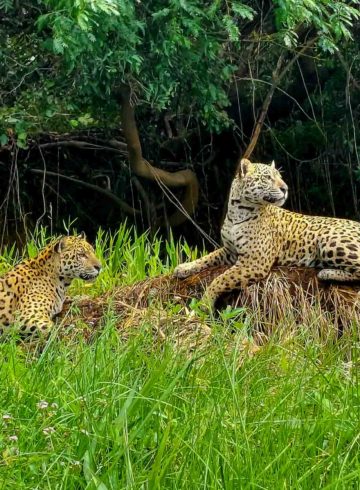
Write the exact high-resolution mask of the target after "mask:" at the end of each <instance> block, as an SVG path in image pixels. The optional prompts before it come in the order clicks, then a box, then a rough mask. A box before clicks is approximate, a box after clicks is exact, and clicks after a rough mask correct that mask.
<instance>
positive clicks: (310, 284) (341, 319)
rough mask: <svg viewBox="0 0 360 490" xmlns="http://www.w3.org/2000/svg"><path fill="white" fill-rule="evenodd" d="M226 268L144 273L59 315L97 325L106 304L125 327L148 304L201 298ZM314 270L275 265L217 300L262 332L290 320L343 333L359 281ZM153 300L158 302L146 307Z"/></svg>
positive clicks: (357, 312) (355, 311)
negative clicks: (177, 274) (321, 277)
mask: <svg viewBox="0 0 360 490" xmlns="http://www.w3.org/2000/svg"><path fill="white" fill-rule="evenodd" d="M224 270H226V267H215V268H211V269H208V270H205V271H203V272H201V273H200V274H196V275H194V276H191V277H189V278H187V279H177V278H174V277H173V276H172V275H165V276H159V277H155V278H152V279H146V280H143V281H140V282H138V283H136V284H133V285H132V286H127V287H123V288H117V289H115V290H113V291H111V292H109V293H106V294H104V295H102V296H99V297H97V298H96V299H89V298H86V299H79V300H74V303H73V305H75V308H74V307H72V308H71V312H70V313H71V314H69V305H67V306H66V307H65V308H64V311H63V312H62V315H61V316H62V317H64V319H63V321H64V323H65V325H66V324H69V323H73V322H74V319H76V318H78V319H82V320H83V321H84V322H86V323H88V324H89V325H91V326H93V327H97V326H98V324H99V322H100V320H101V318H102V317H103V315H104V313H105V312H106V311H108V310H109V305H110V308H111V309H112V311H114V313H115V314H117V315H119V318H121V321H119V328H120V329H121V328H124V326H126V328H128V327H129V326H131V321H133V322H134V323H133V324H134V325H136V324H137V323H138V321H139V318H142V317H143V315H144V314H145V312H146V311H147V310H150V309H151V310H152V311H153V312H154V311H157V312H159V313H160V312H161V310H162V305H163V304H164V303H165V302H169V301H171V302H176V303H179V304H180V305H183V306H184V307H185V305H187V304H188V303H189V300H190V299H191V298H200V297H201V295H202V294H203V292H204V289H205V287H206V285H207V284H209V283H210V282H211V281H212V280H213V279H214V278H215V277H216V276H218V275H219V274H221V273H222V272H223V271H224ZM316 274H317V271H316V270H315V269H309V268H285V267H278V268H274V270H273V271H272V272H271V273H270V274H269V276H268V277H267V279H265V280H264V281H261V282H258V283H255V284H252V285H250V286H249V287H248V288H246V289H245V290H242V291H234V292H232V293H231V294H228V295H226V296H224V297H222V298H221V299H220V300H219V302H218V304H217V306H218V307H219V308H223V307H224V306H226V305H231V306H233V307H243V308H244V314H246V315H247V316H248V317H249V318H251V325H252V327H254V328H255V329H258V330H259V331H262V332H264V333H265V334H266V335H268V334H271V332H272V331H273V330H274V329H277V328H280V327H281V326H285V327H289V325H290V326H291V325H295V326H296V325H305V326H306V325H315V326H316V327H318V328H319V329H320V330H321V329H327V330H328V329H329V328H331V329H334V330H336V331H337V332H340V333H342V332H343V331H344V329H346V328H348V327H349V326H351V325H353V324H357V323H358V322H359V320H360V302H359V298H360V295H359V294H360V293H359V292H360V284H356V285H348V284H334V283H332V284H330V283H325V282H320V281H318V280H317V277H316ZM154 305H156V308H149V306H150V307H151V306H154ZM160 316H161V315H160ZM165 316H166V314H165ZM183 318H184V317H182V321H184V320H183ZM129 322H130V323H129ZM160 323H161V322H160Z"/></svg>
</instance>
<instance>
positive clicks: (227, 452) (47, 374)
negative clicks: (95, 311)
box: [0, 227, 360, 490]
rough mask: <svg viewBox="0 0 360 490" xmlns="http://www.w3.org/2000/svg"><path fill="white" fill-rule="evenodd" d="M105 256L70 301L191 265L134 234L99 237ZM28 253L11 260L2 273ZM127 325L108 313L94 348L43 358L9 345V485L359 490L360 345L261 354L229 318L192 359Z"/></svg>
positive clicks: (295, 341)
mask: <svg viewBox="0 0 360 490" xmlns="http://www.w3.org/2000/svg"><path fill="white" fill-rule="evenodd" d="M40 244H43V242H41V243H40V242H36V239H35V240H34V242H33V243H32V244H30V245H29V246H28V247H33V248H31V249H29V248H28V251H29V253H32V251H33V252H35V250H37V248H38V246H40ZM96 250H97V253H98V255H99V257H100V258H101V260H102V261H103V264H104V270H103V272H102V274H101V276H100V277H99V279H98V280H97V282H96V283H95V284H94V285H93V286H92V288H84V287H83V283H82V282H81V281H78V282H77V283H76V284H75V285H74V287H73V288H72V293H73V294H83V293H84V291H85V293H86V294H88V291H89V290H92V294H99V293H101V292H104V291H105V290H106V289H108V288H110V289H111V288H114V287H116V286H118V285H125V284H131V283H133V282H135V281H138V280H141V279H143V278H145V277H147V276H149V275H157V274H163V273H167V272H169V271H171V269H172V268H173V267H174V266H175V265H176V263H177V261H178V260H179V258H180V254H183V257H182V258H183V259H185V258H186V257H189V258H192V257H193V256H194V254H193V252H191V251H190V249H189V248H188V247H187V246H186V245H183V244H182V245H179V244H177V243H175V242H174V241H170V242H168V243H166V242H162V241H161V240H160V238H156V237H155V238H154V239H151V240H150V239H149V238H148V237H146V236H144V235H142V236H137V235H136V234H134V233H133V232H132V231H129V230H128V229H126V227H122V228H121V229H120V230H119V231H118V233H117V234H114V235H108V234H105V233H103V232H101V231H100V232H99V234H98V237H97V240H96ZM21 255H22V253H19V254H17V253H16V251H15V250H12V251H11V249H9V251H8V252H7V253H6V254H5V253H4V258H3V261H2V262H1V263H4V264H5V265H6V267H8V266H11V265H12V264H13V263H14V262H16V261H17V260H18V259H19V257H20V256H21ZM168 308H169V318H171V317H172V315H176V307H175V306H171V305H168ZM119 321H121V319H120V320H119V319H118V318H116V317H115V316H114V314H113V313H112V312H111V309H110V310H109V313H108V314H107V315H106V317H105V318H104V321H103V325H102V328H101V330H100V331H99V334H98V335H97V337H96V338H93V340H92V342H91V343H86V342H85V341H84V340H82V338H81V335H79V336H78V337H77V339H76V341H75V340H74V338H72V339H71V340H65V339H64V340H60V339H59V338H58V337H57V336H56V335H53V337H52V338H51V339H50V341H49V343H48V344H47V346H46V347H45V349H44V350H43V351H42V352H34V351H33V350H30V349H28V348H26V347H23V346H20V345H18V344H17V343H16V341H15V339H13V340H12V339H10V340H9V341H8V342H6V343H3V344H0V351H1V352H0V355H1V360H2V361H1V365H0V382H1V391H0V424H1V434H0V488H3V489H80V488H86V489H90V490H92V489H94V490H95V489H99V490H106V489H121V488H134V489H138V488H139V489H140V488H143V489H153V488H154V489H157V488H158V489H163V488H174V489H175V488H176V489H179V488H184V489H198V488H204V489H206V488H216V489H217V488H218V489H222V488H226V489H246V488H249V489H257V488H259V489H278V488H279V489H280V488H281V489H284V488H285V489H293V488H296V489H315V488H328V489H330V488H331V489H348V488H358V487H359V485H360V457H359V440H360V425H359V420H360V418H359V417H360V413H359V411H360V391H359V386H360V385H359V378H358V369H357V366H358V361H359V354H358V343H357V340H356V339H357V337H356V336H355V335H354V338H353V337H352V336H351V335H347V336H346V337H344V338H343V339H340V340H339V341H336V340H334V339H330V340H328V339H321V337H320V336H318V337H317V336H316V335H314V334H313V333H312V332H309V331H308V330H306V328H302V327H301V326H299V329H298V331H297V332H296V333H295V334H294V335H293V336H289V335H288V336H285V335H284V336H281V335H276V334H274V337H273V338H272V339H270V341H269V342H268V343H266V345H263V346H260V347H258V348H256V349H255V348H253V347H254V346H253V344H252V332H251V323H250V324H249V321H246V322H245V323H244V322H243V321H242V320H241V316H240V317H239V316H232V315H231V313H223V314H222V316H221V317H220V318H218V319H214V321H213V323H212V332H213V333H212V337H211V339H210V341H209V342H208V343H207V344H206V346H205V347H203V348H201V349H199V350H194V351H190V352H189V351H188V350H176V349H175V348H174V345H173V344H171V342H169V341H166V340H165V341H162V342H160V341H156V340H155V339H154V335H153V333H152V332H151V325H149V319H147V320H146V321H144V323H143V325H142V326H141V327H140V329H139V330H136V332H134V333H133V334H132V335H130V336H129V337H128V339H127V341H124V340H122V337H121V336H120V335H119V333H118V331H117V328H116V325H117V323H118V322H119ZM354 328H356V326H354Z"/></svg>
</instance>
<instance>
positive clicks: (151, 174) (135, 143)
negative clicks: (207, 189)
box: [121, 88, 199, 226]
mask: <svg viewBox="0 0 360 490" xmlns="http://www.w3.org/2000/svg"><path fill="white" fill-rule="evenodd" d="M121 121H122V129H123V132H124V136H125V141H126V143H127V148H128V153H129V162H130V168H131V170H132V172H134V174H135V175H137V176H138V177H143V178H145V179H148V180H152V181H156V182H158V183H159V185H160V186H167V187H184V188H185V194H184V197H183V200H182V202H181V203H180V206H179V208H178V210H177V211H175V212H174V213H173V214H172V215H171V216H170V217H169V219H168V223H169V224H170V225H172V226H177V225H179V224H181V223H183V222H184V221H186V219H187V218H188V215H191V214H192V213H193V212H194V210H195V208H196V205H197V202H198V199H199V183H198V180H197V177H196V174H195V173H194V172H193V171H192V170H190V169H185V170H179V171H177V172H173V173H172V172H167V171H166V170H162V169H160V168H157V167H153V166H152V165H151V164H150V163H149V162H148V161H147V160H145V159H144V158H143V156H142V149H141V143H140V138H139V133H138V129H137V126H136V121H135V113H134V108H133V106H132V105H131V102H130V92H129V89H128V88H124V89H123V90H122V93H121Z"/></svg>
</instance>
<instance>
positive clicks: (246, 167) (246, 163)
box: [239, 158, 253, 177]
mask: <svg viewBox="0 0 360 490" xmlns="http://www.w3.org/2000/svg"><path fill="white" fill-rule="evenodd" d="M252 166H253V164H252V163H251V162H250V160H248V159H247V158H242V159H241V161H240V169H239V170H240V172H239V173H240V176H241V177H245V175H246V174H248V173H249V171H250V169H251V168H252Z"/></svg>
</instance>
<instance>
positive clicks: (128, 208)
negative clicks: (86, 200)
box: [30, 168, 140, 215]
mask: <svg viewBox="0 0 360 490" xmlns="http://www.w3.org/2000/svg"><path fill="white" fill-rule="evenodd" d="M30 172H32V173H33V174H41V175H43V174H44V171H43V170H40V169H37V168H31V169H30ZM46 175H49V176H50V177H60V179H64V180H69V181H70V182H74V183H75V184H78V185H81V186H82V187H86V188H87V189H91V190H93V191H95V192H98V193H100V194H103V195H104V196H106V197H108V198H109V199H111V200H112V201H113V202H115V203H116V204H117V205H118V206H119V208H120V209H122V210H123V211H124V212H125V213H127V214H131V215H134V214H140V211H139V210H138V209H134V208H132V207H131V206H129V204H127V203H126V202H124V201H123V200H122V199H120V198H118V197H117V196H116V195H115V194H114V193H112V192H111V191H109V190H108V189H103V188H102V187H99V186H98V185H94V184H90V183H89V182H84V181H83V180H79V179H75V178H74V177H69V176H68V175H63V174H58V173H57V172H50V171H46Z"/></svg>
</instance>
